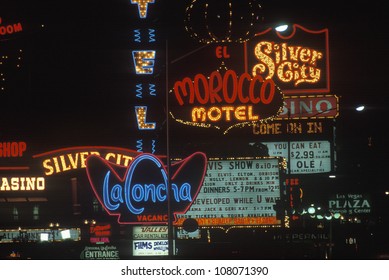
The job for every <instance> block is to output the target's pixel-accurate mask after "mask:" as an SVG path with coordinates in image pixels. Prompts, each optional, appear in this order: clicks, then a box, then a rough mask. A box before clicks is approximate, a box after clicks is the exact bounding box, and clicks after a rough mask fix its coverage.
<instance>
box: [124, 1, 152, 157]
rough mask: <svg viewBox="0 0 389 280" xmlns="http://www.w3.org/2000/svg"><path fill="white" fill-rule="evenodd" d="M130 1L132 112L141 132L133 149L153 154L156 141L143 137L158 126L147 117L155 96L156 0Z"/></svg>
mask: <svg viewBox="0 0 389 280" xmlns="http://www.w3.org/2000/svg"><path fill="white" fill-rule="evenodd" d="M131 4H132V5H134V6H136V12H135V13H136V18H137V20H136V27H135V28H134V29H133V30H131V32H132V34H131V41H132V42H131V43H132V45H133V46H134V48H133V49H132V50H131V56H132V63H133V72H134V73H135V75H136V80H135V88H133V89H132V90H133V92H134V95H135V100H136V101H135V105H134V107H133V109H132V110H131V114H134V115H135V120H136V127H137V130H138V131H139V132H141V135H143V137H142V138H138V139H137V140H136V148H137V151H138V152H151V153H153V154H154V153H155V149H156V148H155V147H156V140H155V139H149V138H146V137H145V135H146V133H147V132H150V131H154V130H155V129H156V127H157V123H156V122H155V121H153V120H152V119H151V118H150V117H149V116H150V111H151V109H150V105H151V104H152V103H155V102H156V99H157V97H158V92H157V84H156V80H155V79H153V74H154V71H155V66H156V63H157V50H156V46H155V45H156V43H157V38H156V32H157V30H156V29H155V26H154V25H155V23H153V18H152V17H151V16H150V10H151V9H153V8H155V0H131ZM132 10H134V11H135V9H132Z"/></svg>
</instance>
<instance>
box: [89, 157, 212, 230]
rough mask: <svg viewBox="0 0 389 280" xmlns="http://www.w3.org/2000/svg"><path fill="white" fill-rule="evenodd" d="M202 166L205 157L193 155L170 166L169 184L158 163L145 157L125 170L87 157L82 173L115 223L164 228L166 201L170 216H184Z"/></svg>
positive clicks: (197, 187) (164, 172)
mask: <svg viewBox="0 0 389 280" xmlns="http://www.w3.org/2000/svg"><path fill="white" fill-rule="evenodd" d="M206 162H207V159H206V156H205V154H203V153H200V152H198V153H194V154H192V155H191V156H189V157H187V158H186V159H184V160H182V161H180V162H177V163H175V164H173V165H172V166H171V168H170V172H171V173H170V175H171V178H170V180H168V173H167V171H166V168H165V166H164V165H163V163H162V162H161V160H160V159H159V158H157V157H155V156H153V155H152V154H146V153H144V154H140V155H139V156H137V157H135V158H134V160H133V161H131V163H130V165H129V166H128V167H123V166H120V165H116V164H113V163H111V162H109V161H107V160H105V159H104V158H102V157H100V156H97V155H91V156H89V157H88V159H87V162H86V170H87V175H88V178H89V181H90V184H91V187H92V190H93V192H94V194H95V195H96V198H97V199H98V200H99V202H100V203H101V205H102V206H103V207H104V208H105V210H106V211H107V213H108V214H109V215H111V216H117V219H118V223H120V224H147V223H155V224H166V223H167V222H168V211H167V210H168V199H169V198H170V203H171V207H172V209H173V213H174V215H176V214H178V213H185V212H186V211H187V209H188V208H189V207H190V205H191V204H192V203H193V201H194V200H195V199H196V197H197V194H198V192H199V188H200V187H201V185H202V182H203V179H204V175H205V170H206Z"/></svg>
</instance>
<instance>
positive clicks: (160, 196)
mask: <svg viewBox="0 0 389 280" xmlns="http://www.w3.org/2000/svg"><path fill="white" fill-rule="evenodd" d="M143 161H148V163H149V164H153V165H154V166H156V167H157V168H158V169H159V172H160V173H161V178H162V182H155V183H150V184H145V183H143V184H142V183H140V182H135V180H134V176H133V175H134V172H135V170H136V168H137V166H138V165H139V164H140V163H141V162H143ZM110 176H111V172H110V171H107V173H106V174H105V177H104V183H103V203H104V206H105V207H106V208H107V209H108V210H109V211H115V210H117V209H118V208H119V207H120V205H121V204H125V206H126V207H127V209H128V210H129V211H130V212H131V213H132V214H135V215H139V214H142V213H143V212H144V211H145V207H147V205H148V203H158V202H165V201H167V198H168V197H167V196H168V189H167V186H168V180H167V174H166V171H165V169H164V168H163V166H162V164H161V162H160V161H159V160H158V159H156V158H155V157H153V156H150V155H143V156H139V157H137V158H136V159H135V160H134V161H133V162H132V163H131V165H130V167H129V170H128V173H127V175H126V177H125V181H124V185H122V184H118V183H116V184H114V185H113V186H112V187H111V186H110V183H109V182H110ZM171 190H172V196H171V197H172V199H174V200H175V202H181V201H189V202H191V201H192V197H191V185H190V184H189V183H183V184H182V185H181V186H177V185H176V184H174V183H172V184H171Z"/></svg>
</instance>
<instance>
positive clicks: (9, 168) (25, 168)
mask: <svg viewBox="0 0 389 280" xmlns="http://www.w3.org/2000/svg"><path fill="white" fill-rule="evenodd" d="M0 170H30V167H28V166H2V167H0Z"/></svg>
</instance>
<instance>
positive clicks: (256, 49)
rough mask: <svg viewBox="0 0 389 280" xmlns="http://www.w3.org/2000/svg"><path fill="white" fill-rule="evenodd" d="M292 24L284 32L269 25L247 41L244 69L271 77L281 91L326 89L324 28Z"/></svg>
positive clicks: (326, 63)
mask: <svg viewBox="0 0 389 280" xmlns="http://www.w3.org/2000/svg"><path fill="white" fill-rule="evenodd" d="M292 28H293V32H292V33H291V34H290V35H288V36H283V35H282V33H280V32H277V31H275V30H273V29H272V28H269V29H267V30H265V31H264V32H261V33H258V34H256V36H255V37H254V38H253V39H251V40H250V41H247V42H246V43H245V47H246V53H247V59H246V69H247V72H249V73H251V74H252V75H253V76H255V75H258V74H259V75H262V76H263V77H264V78H265V79H273V80H274V82H275V83H276V84H277V85H279V87H280V88H281V89H282V91H283V93H284V94H304V93H309V92H312V93H313V92H314V93H328V92H329V91H330V74H329V73H330V71H329V70H330V69H329V48H328V29H323V30H319V31H313V30H309V29H307V28H304V27H302V26H300V25H297V24H294V25H293V27H292Z"/></svg>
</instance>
